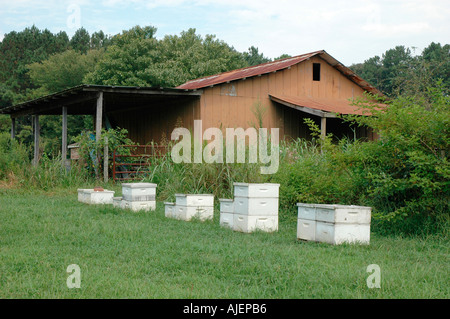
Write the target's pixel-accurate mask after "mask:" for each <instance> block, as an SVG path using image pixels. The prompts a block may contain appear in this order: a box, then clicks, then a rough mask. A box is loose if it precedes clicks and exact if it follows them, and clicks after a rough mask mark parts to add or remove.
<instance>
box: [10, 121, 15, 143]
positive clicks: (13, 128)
mask: <svg viewBox="0 0 450 319" xmlns="http://www.w3.org/2000/svg"><path fill="white" fill-rule="evenodd" d="M15 138H16V119H15V118H14V117H11V139H12V140H13V139H15Z"/></svg>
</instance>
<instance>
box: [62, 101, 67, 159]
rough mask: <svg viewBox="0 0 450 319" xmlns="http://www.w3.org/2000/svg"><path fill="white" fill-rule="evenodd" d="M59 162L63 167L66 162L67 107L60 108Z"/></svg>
mask: <svg viewBox="0 0 450 319" xmlns="http://www.w3.org/2000/svg"><path fill="white" fill-rule="evenodd" d="M61 144H62V145H61V161H62V165H63V167H65V165H66V160H67V106H63V107H62V143H61Z"/></svg>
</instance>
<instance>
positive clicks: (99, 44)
mask: <svg viewBox="0 0 450 319" xmlns="http://www.w3.org/2000/svg"><path fill="white" fill-rule="evenodd" d="M110 44H111V37H109V36H107V35H105V33H103V31H102V30H100V31H98V32H94V33H92V35H91V41H90V48H91V49H101V48H106V47H108V46H109V45H110Z"/></svg>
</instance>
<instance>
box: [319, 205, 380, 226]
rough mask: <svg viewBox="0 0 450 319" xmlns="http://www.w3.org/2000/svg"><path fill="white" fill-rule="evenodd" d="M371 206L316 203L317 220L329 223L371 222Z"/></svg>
mask: <svg viewBox="0 0 450 319" xmlns="http://www.w3.org/2000/svg"><path fill="white" fill-rule="evenodd" d="M371 211H372V209H371V208H370V207H364V206H353V205H350V206H347V205H316V220H318V221H323V222H328V223H346V224H370V218H371Z"/></svg>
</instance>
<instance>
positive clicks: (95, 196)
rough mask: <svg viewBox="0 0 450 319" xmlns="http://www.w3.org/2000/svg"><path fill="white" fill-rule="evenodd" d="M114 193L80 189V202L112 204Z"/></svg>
mask: <svg viewBox="0 0 450 319" xmlns="http://www.w3.org/2000/svg"><path fill="white" fill-rule="evenodd" d="M113 197H114V191H110V190H107V189H105V190H102V191H95V190H94V189H78V200H79V201H80V202H82V203H86V204H112V203H113Z"/></svg>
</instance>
